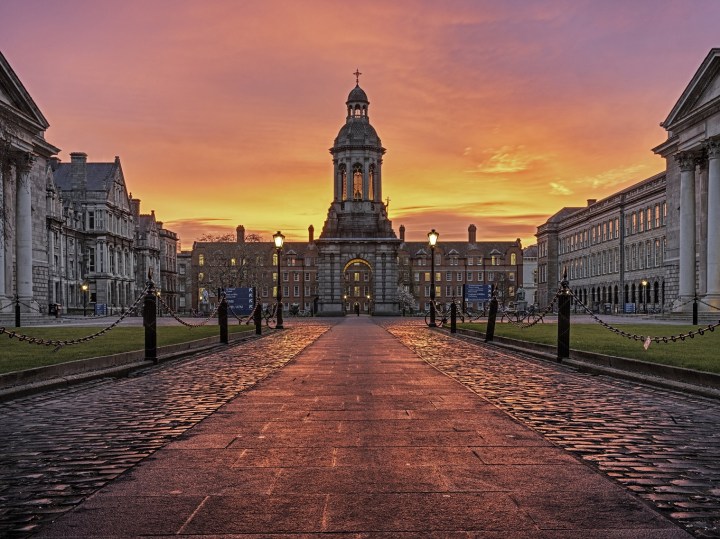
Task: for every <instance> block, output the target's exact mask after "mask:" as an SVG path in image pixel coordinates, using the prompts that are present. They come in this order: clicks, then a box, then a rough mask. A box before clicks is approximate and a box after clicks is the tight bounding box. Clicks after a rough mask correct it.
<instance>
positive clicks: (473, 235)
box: [468, 225, 477, 243]
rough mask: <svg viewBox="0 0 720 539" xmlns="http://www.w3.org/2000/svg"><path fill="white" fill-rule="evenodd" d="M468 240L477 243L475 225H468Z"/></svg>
mask: <svg viewBox="0 0 720 539" xmlns="http://www.w3.org/2000/svg"><path fill="white" fill-rule="evenodd" d="M468 242H470V243H477V227H476V226H475V225H470V226H469V227H468Z"/></svg>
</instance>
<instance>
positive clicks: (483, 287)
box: [463, 284, 492, 301]
mask: <svg viewBox="0 0 720 539" xmlns="http://www.w3.org/2000/svg"><path fill="white" fill-rule="evenodd" d="M463 286H464V287H465V301H490V297H491V296H490V295H491V294H492V285H491V284H466V285H463Z"/></svg>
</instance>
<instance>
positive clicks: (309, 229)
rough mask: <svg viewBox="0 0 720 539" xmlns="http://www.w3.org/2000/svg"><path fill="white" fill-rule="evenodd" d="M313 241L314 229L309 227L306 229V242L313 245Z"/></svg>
mask: <svg viewBox="0 0 720 539" xmlns="http://www.w3.org/2000/svg"><path fill="white" fill-rule="evenodd" d="M314 241H315V227H314V226H312V225H310V226H309V227H308V242H310V243H313V242H314Z"/></svg>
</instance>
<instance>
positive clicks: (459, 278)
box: [456, 271, 463, 283]
mask: <svg viewBox="0 0 720 539" xmlns="http://www.w3.org/2000/svg"><path fill="white" fill-rule="evenodd" d="M456 277H457V279H456V281H457V282H459V283H461V282H462V280H463V274H462V271H458V272H457V275H456Z"/></svg>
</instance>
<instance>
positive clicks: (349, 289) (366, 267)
mask: <svg viewBox="0 0 720 539" xmlns="http://www.w3.org/2000/svg"><path fill="white" fill-rule="evenodd" d="M343 283H344V290H343V308H344V310H345V313H346V314H357V313H366V314H370V313H371V312H372V299H373V298H372V292H373V271H372V267H371V266H370V263H369V262H368V261H367V260H364V259H362V258H353V259H352V260H350V261H349V262H348V263H347V264H345V268H344V269H343Z"/></svg>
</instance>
